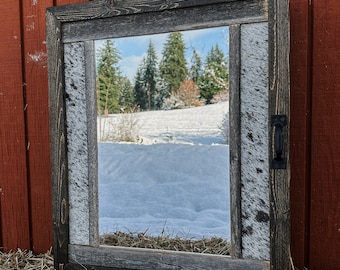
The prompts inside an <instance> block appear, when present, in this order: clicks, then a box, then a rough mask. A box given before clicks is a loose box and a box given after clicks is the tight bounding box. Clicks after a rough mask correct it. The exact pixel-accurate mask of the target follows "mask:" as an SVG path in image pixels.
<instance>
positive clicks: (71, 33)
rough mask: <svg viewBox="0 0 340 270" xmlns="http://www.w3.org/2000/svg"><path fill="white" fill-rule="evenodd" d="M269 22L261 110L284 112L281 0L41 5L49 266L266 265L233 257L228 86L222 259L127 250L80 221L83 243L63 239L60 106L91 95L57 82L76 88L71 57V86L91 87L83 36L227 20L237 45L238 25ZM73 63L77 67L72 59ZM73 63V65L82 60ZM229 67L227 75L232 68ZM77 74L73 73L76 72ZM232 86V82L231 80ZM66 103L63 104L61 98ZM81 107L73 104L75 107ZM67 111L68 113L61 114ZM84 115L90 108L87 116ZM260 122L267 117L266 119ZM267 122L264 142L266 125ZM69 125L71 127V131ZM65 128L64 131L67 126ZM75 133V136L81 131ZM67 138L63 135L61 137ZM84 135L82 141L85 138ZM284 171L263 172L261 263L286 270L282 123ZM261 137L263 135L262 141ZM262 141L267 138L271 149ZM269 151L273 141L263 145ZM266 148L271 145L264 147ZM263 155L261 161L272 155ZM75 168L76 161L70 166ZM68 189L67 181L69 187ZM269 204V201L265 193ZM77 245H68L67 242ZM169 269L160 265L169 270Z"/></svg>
mask: <svg viewBox="0 0 340 270" xmlns="http://www.w3.org/2000/svg"><path fill="white" fill-rule="evenodd" d="M267 21H268V24H269V32H268V34H269V51H268V52H269V63H268V65H269V72H270V74H269V86H270V87H269V104H268V108H269V112H268V113H269V115H273V114H279V115H280V114H285V115H287V116H288V117H289V63H288V55H289V30H288V29H289V25H288V22H289V19H288V1H287V0H284V1H282V0H269V2H267V0H224V1H223V0H200V1H197V0H186V1H184V0H174V1H165V0H148V1H146V0H145V1H144V0H142V1H137V0H126V1H111V0H98V1H93V2H90V3H83V4H76V5H69V6H61V7H55V8H50V9H48V10H47V45H48V57H49V95H50V126H51V148H52V151H51V152H52V156H51V158H52V181H53V221H54V254H55V268H56V269H78V268H79V269H80V268H82V266H86V267H87V268H88V269H100V268H102V269H104V268H105V269H170V268H171V269H181V268H183V267H184V268H185V269H198V268H202V269H267V268H268V263H267V262H266V261H261V260H250V259H243V257H242V233H243V232H242V225H241V213H242V203H241V199H240V196H241V195H240V188H241V187H240V186H241V183H240V181H239V180H238V179H239V178H240V177H241V176H240V174H241V172H240V167H241V164H240V162H241V161H240V160H241V157H240V154H241V150H240V141H239V139H238V138H240V136H241V134H240V132H241V131H240V129H241V127H240V125H241V124H240V123H241V119H240V103H239V102H237V99H238V98H239V96H238V94H237V92H236V91H234V92H232V93H235V94H232V95H233V97H232V99H233V101H235V102H231V108H230V109H231V121H232V129H231V132H232V134H233V135H234V136H233V135H232V136H233V138H236V140H235V141H234V142H233V144H232V145H231V149H232V150H231V170H232V171H231V178H232V182H231V186H232V194H231V196H232V197H233V199H232V202H231V205H232V207H233V208H235V209H236V210H235V211H233V212H232V221H231V222H232V246H233V250H232V259H231V258H228V257H223V256H211V255H196V254H195V255H194V254H188V253H180V252H170V251H159V250H138V249H132V248H109V247H103V246H100V247H99V242H98V225H97V222H98V221H95V220H94V219H93V216H92V218H89V222H90V225H89V229H88V231H87V232H86V233H87V234H88V240H86V241H85V242H84V243H81V244H72V240H71V241H70V239H71V238H72V236H73V235H72V234H71V235H70V228H69V210H70V209H69V207H70V205H69V188H70V186H69V175H68V174H69V164H70V162H72V161H71V160H70V159H69V155H70V152H69V149H68V145H69V144H70V141H69V140H68V135H69V131H70V124H72V123H67V120H68V119H67V118H68V114H67V113H70V112H67V108H68V107H69V106H78V104H72V105H70V104H69V105H67V102H73V101H74V100H78V98H79V100H82V99H83V101H85V104H86V106H89V107H91V106H95V105H93V104H95V102H92V103H91V102H90V104H88V103H86V102H88V101H91V100H92V101H94V100H95V98H94V97H93V96H92V97H91V95H93V93H92V94H91V91H87V92H86V96H76V97H70V96H69V93H68V92H67V88H68V87H69V88H76V87H77V84H76V85H73V84H72V83H71V80H72V74H71V75H70V74H66V73H65V66H67V65H65V61H69V65H73V64H77V63H74V62H77V61H78V62H79V63H80V68H83V69H84V70H83V73H82V74H83V75H84V76H83V78H81V84H82V86H83V87H85V89H93V85H94V83H95V80H94V75H95V72H94V62H93V57H92V58H91V56H93V55H94V52H93V40H95V39H104V38H116V37H124V36H134V35H145V34H152V33H161V32H170V31H178V30H190V29H199V28H206V27H213V26H222V25H233V26H232V27H231V30H230V32H231V38H232V40H233V42H234V43H233V44H237V42H236V41H237V40H239V36H240V31H241V30H240V29H241V27H240V25H243V24H251V23H257V22H267ZM78 45H79V48H80V50H83V55H86V56H87V55H89V56H90V57H89V58H87V57H86V60H84V59H80V60H79V59H75V61H74V62H73V60H72V59H65V58H64V56H65V51H66V50H71V51H72V49H73V46H78ZM232 50H234V53H235V54H234V55H236V56H237V55H239V53H240V51H241V48H240V47H238V46H234V48H232ZM240 61H241V60H240V59H239V58H238V57H235V58H233V60H232V62H233V63H231V64H232V65H233V67H236V69H235V68H234V69H232V70H235V74H233V75H231V77H232V78H234V79H233V81H231V82H230V83H231V87H234V88H235V89H238V87H239V82H238V80H239V79H238V78H239V73H240V70H239V69H238V68H237V67H240V64H241V63H240ZM79 63H78V64H79ZM82 63H83V64H82ZM233 72H234V71H233ZM80 76H82V75H80ZM232 85H233V86H232ZM70 100H72V101H70ZM79 106H82V103H79ZM68 111H70V110H68ZM91 111H92V113H91ZM95 112H96V110H95V107H92V110H91V109H89V110H85V114H87V117H88V118H87V119H89V121H88V123H85V126H82V128H83V129H84V130H83V131H84V132H85V138H86V148H87V159H86V160H87V166H85V167H86V170H85V172H84V173H85V174H87V179H90V177H93V178H96V176H95V175H96V173H97V172H96V169H97V167H96V140H95V138H96V135H95V133H96V132H95V120H94V119H95V115H94V113H95ZM269 119H270V118H269ZM264 128H267V129H268V131H270V132H269V138H272V130H273V129H272V128H271V123H270V122H269V121H268V123H267V127H264ZM75 129H76V128H75ZM75 129H74V131H76V130H75ZM83 135H84V134H80V136H83ZM71 137H72V136H70V138H71ZM88 138H90V139H91V140H90V141H87V139H88ZM283 138H284V146H285V150H286V151H285V158H287V160H288V169H287V170H271V171H270V188H271V194H270V213H271V215H270V226H271V232H270V236H268V237H270V243H271V247H270V265H271V268H272V269H288V268H289V195H288V194H289V177H290V176H289V153H288V149H289V148H288V142H289V141H288V128H285V129H284V130H283ZM270 141H271V139H270ZM271 144H272V143H269V145H271ZM270 149H274V147H270ZM272 151H274V150H272ZM272 151H270V155H269V158H268V159H269V160H271V159H272V157H274V156H275V155H274V153H272ZM75 168H77V167H75ZM84 184H85V185H86V184H88V185H89V188H88V193H89V196H88V199H89V200H90V201H91V202H90V203H89V205H88V207H89V210H88V212H89V215H90V216H91V215H94V216H95V215H96V211H97V205H96V204H97V200H96V199H97V198H96V196H97V194H96V188H97V186H96V183H89V182H87V183H84ZM71 188H72V187H71ZM268 200H269V198H268ZM76 242H77V241H76ZM170 265H171V266H170ZM169 267H170V268H169Z"/></svg>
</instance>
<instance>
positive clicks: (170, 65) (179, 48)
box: [159, 32, 188, 95]
mask: <svg viewBox="0 0 340 270" xmlns="http://www.w3.org/2000/svg"><path fill="white" fill-rule="evenodd" d="M185 49H186V48H185V44H184V40H183V35H182V33H180V32H175V33H170V34H169V35H168V37H167V40H166V42H165V45H164V49H163V52H162V59H161V62H160V67H159V71H160V76H161V78H162V79H163V80H164V82H165V83H166V84H167V85H168V95H170V94H175V93H176V92H177V90H178V88H179V86H180V85H181V83H182V82H183V81H184V79H186V78H187V75H188V71H187V67H186V65H187V63H186V60H185Z"/></svg>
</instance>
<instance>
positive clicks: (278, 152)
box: [272, 115, 287, 169]
mask: <svg viewBox="0 0 340 270" xmlns="http://www.w3.org/2000/svg"><path fill="white" fill-rule="evenodd" d="M286 125H287V117H286V115H273V116H272V126H273V127H274V152H275V153H274V158H273V159H272V169H286V167H287V161H286V159H285V158H284V157H283V127H285V126H286Z"/></svg>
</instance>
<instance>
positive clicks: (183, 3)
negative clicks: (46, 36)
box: [51, 0, 268, 22]
mask: <svg viewBox="0 0 340 270" xmlns="http://www.w3.org/2000/svg"><path fill="white" fill-rule="evenodd" d="M244 1H248V0H172V1H168V0H142V1H139V0H128V1H124V0H118V1H113V0H99V1H93V2H87V3H80V4H75V5H69V6H58V7H53V8H51V10H53V12H54V15H55V17H56V19H57V20H58V21H60V22H72V21H82V20H93V19H96V18H110V17H116V16H125V15H131V14H139V13H148V12H163V11H166V10H171V9H182V8H192V7H201V9H205V8H206V7H207V5H217V4H219V3H228V2H235V3H237V4H242V2H244ZM248 2H249V3H251V4H252V3H261V2H262V3H264V4H262V5H264V7H265V11H266V10H267V8H266V7H267V2H268V0H252V1H248Z"/></svg>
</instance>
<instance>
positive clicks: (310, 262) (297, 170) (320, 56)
mask: <svg viewBox="0 0 340 270" xmlns="http://www.w3.org/2000/svg"><path fill="white" fill-rule="evenodd" d="M290 12H291V14H290V16H291V57H290V63H291V168H292V171H291V225H292V227H291V236H292V237H291V251H292V257H293V260H294V263H295V266H296V267H297V268H298V269H304V267H306V268H307V269H315V270H318V269H340V256H339V254H340V200H339V196H340V155H339V153H340V125H339V123H340V30H339V29H340V2H339V1H338V0H328V1H316V0H314V1H304V0H291V1H290Z"/></svg>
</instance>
